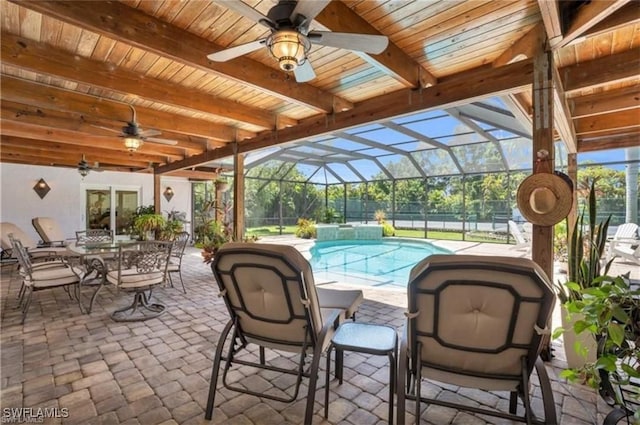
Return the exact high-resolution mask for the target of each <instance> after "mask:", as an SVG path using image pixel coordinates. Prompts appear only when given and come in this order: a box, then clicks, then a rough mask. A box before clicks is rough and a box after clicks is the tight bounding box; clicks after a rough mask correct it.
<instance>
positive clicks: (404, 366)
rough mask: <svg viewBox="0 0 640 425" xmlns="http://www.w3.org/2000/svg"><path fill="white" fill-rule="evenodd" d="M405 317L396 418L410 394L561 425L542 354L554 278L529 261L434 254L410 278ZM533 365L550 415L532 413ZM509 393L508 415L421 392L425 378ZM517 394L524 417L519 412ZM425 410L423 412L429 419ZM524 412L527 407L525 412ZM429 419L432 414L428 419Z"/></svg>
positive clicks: (517, 418)
mask: <svg viewBox="0 0 640 425" xmlns="http://www.w3.org/2000/svg"><path fill="white" fill-rule="evenodd" d="M407 299H408V311H407V312H406V316H407V320H406V324H405V327H404V330H403V332H402V333H401V345H400V354H399V368H398V375H397V376H398V382H397V388H398V423H401V424H404V423H405V403H406V399H407V398H409V399H411V400H415V420H416V422H420V421H421V410H420V408H421V404H422V402H425V403H430V404H435V405H440V406H445V407H449V408H453V409H458V410H467V411H471V412H474V413H478V414H484V415H491V416H496V417H500V418H504V419H509V420H512V421H518V422H526V423H527V424H547V425H548V424H556V423H557V419H556V412H555V405H554V401H553V393H552V391H551V384H550V382H549V377H548V375H547V372H546V369H545V366H544V363H543V362H542V360H541V359H540V353H541V351H542V349H543V347H544V346H545V344H546V342H547V341H548V338H549V333H550V332H549V328H548V324H549V321H550V318H551V313H552V310H553V306H554V303H555V294H554V292H553V289H552V285H551V282H550V281H549V279H548V277H547V276H546V275H545V273H544V272H543V270H542V269H541V268H540V267H539V266H538V265H537V264H536V263H534V262H533V261H531V260H529V259H526V258H513V257H497V256H490V257H489V256H473V255H432V256H429V257H427V258H425V259H424V260H422V261H421V262H419V263H418V264H417V265H416V266H415V267H414V268H413V269H412V270H411V274H410V277H409V286H408V290H407ZM534 368H535V370H536V372H537V376H538V381H539V385H540V390H541V391H540V394H541V397H542V406H543V408H544V415H545V417H544V418H542V419H538V418H536V417H534V414H533V409H532V405H531V398H532V394H531V392H530V376H531V374H532V372H533V369H534ZM423 378H424V379H428V380H429V381H434V382H433V383H434V384H435V385H438V382H442V383H445V384H450V385H456V386H459V387H467V388H474V389H479V390H484V391H506V392H508V393H509V396H510V397H509V412H508V413H507V412H505V411H502V410H498V409H495V408H493V406H491V407H489V406H486V407H485V406H482V405H481V404H478V403H475V405H471V403H464V401H462V400H455V401H454V399H452V398H449V397H437V398H430V397H427V396H426V395H423V393H422V389H421V387H422V386H421V384H422V380H423ZM518 397H520V398H521V399H522V401H523V404H524V414H520V415H518V414H517V413H518V412H517V410H518ZM428 413H429V410H427V414H426V416H428ZM521 413H522V412H521ZM424 419H426V420H428V417H427V418H424Z"/></svg>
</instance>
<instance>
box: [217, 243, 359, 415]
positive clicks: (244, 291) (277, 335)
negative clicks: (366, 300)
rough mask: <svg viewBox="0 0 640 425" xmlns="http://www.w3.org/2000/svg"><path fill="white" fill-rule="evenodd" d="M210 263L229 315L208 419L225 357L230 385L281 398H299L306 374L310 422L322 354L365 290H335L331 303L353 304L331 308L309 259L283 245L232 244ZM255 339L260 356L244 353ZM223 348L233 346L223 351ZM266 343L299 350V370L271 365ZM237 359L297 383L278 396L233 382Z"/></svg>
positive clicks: (224, 374)
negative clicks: (290, 377)
mask: <svg viewBox="0 0 640 425" xmlns="http://www.w3.org/2000/svg"><path fill="white" fill-rule="evenodd" d="M211 269H212V271H213V274H214V277H215V280H216V282H217V283H218V287H219V289H220V296H222V297H223V299H224V302H225V304H226V306H227V310H228V311H229V315H230V319H229V321H228V322H227V324H226V326H225V328H224V330H223V331H222V333H221V334H220V338H219V339H218V343H217V346H216V352H215V356H214V361H213V370H212V372H211V383H210V387H209V396H208V400H207V408H206V411H205V417H206V419H211V417H212V416H213V408H214V403H215V396H216V386H217V381H218V373H219V370H220V365H221V363H223V362H224V368H223V371H222V384H223V385H224V386H225V387H226V388H227V389H230V390H233V391H238V392H243V393H247V394H251V395H254V396H257V397H263V398H268V399H272V400H277V401H281V402H292V401H294V400H295V399H296V398H297V396H298V392H299V389H300V384H301V381H302V378H303V377H308V378H309V386H308V393H307V399H306V410H305V419H304V423H305V424H311V419H312V416H313V406H314V399H315V392H316V383H317V377H318V366H319V363H320V358H321V356H322V354H323V353H324V352H325V351H326V349H327V348H328V346H329V343H330V342H331V336H332V335H333V333H334V330H335V328H336V327H337V325H338V323H339V322H340V320H344V318H345V317H346V316H347V315H348V316H351V315H353V314H354V312H355V311H356V310H357V306H358V305H359V303H360V302H361V301H362V292H361V291H338V290H335V291H332V292H330V294H331V295H332V296H333V295H336V298H335V299H333V300H330V301H333V304H340V305H346V306H347V308H343V309H341V310H340V309H335V308H328V309H325V308H324V307H336V305H332V306H325V305H323V304H322V301H321V299H320V296H319V293H318V291H317V290H316V287H315V283H314V280H313V273H312V270H311V266H310V265H309V263H308V261H307V260H306V259H305V258H304V257H303V256H302V254H301V253H300V252H299V251H298V250H296V249H295V248H294V247H291V246H285V245H271V244H259V243H228V244H226V245H224V246H223V247H222V248H221V249H220V250H219V251H218V252H217V253H216V255H215V258H214V261H213V263H212V265H211ZM325 291H330V290H328V289H327V290H325ZM356 292H358V294H356ZM337 295H341V296H340V297H338V296H337ZM230 334H231V338H230V340H229V341H227V339H228V337H229V335H230ZM225 341H227V343H226V344H225ZM250 344H255V345H257V347H258V348H259V359H258V361H256V362H252V361H248V359H246V357H245V356H242V355H241V352H242V351H243V349H245V348H246V347H247V346H248V345H250ZM225 346H226V347H227V350H228V352H227V354H226V355H225V356H223V351H224V348H223V347H225ZM265 348H269V349H274V350H279V351H285V352H293V353H296V354H297V356H296V357H290V359H291V360H292V361H295V362H296V363H297V364H296V367H295V370H293V368H282V367H278V366H276V365H272V364H268V363H266V362H265ZM309 355H311V356H312V358H311V361H310V362H309V363H308V366H309V367H308V368H306V367H305V365H306V364H307V362H306V361H305V359H306V358H307V357H308V356H309ZM232 365H249V366H252V367H254V368H258V369H266V370H272V371H277V372H280V373H286V374H293V375H295V376H296V383H295V389H294V390H293V391H292V392H290V393H288V394H281V395H280V394H277V393H271V392H259V391H253V390H252V389H250V388H249V387H244V386H241V385H237V384H234V383H233V380H231V381H230V380H229V379H228V377H227V375H228V372H229V370H230V368H231V367H232Z"/></svg>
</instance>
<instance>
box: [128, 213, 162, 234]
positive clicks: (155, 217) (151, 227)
mask: <svg viewBox="0 0 640 425" xmlns="http://www.w3.org/2000/svg"><path fill="white" fill-rule="evenodd" d="M165 225H166V220H165V218H164V217H163V216H162V214H140V215H139V216H137V217H136V218H135V220H134V222H133V228H134V230H135V231H136V233H137V234H138V236H139V237H140V239H142V240H148V239H160V235H161V233H162V229H163V228H164V227H165Z"/></svg>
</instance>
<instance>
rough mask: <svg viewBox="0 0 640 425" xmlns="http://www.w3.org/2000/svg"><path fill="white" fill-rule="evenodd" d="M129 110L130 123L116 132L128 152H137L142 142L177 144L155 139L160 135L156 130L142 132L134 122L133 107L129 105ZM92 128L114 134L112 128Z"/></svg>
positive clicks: (134, 110) (134, 112)
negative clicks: (130, 115)
mask: <svg viewBox="0 0 640 425" xmlns="http://www.w3.org/2000/svg"><path fill="white" fill-rule="evenodd" d="M129 108H131V114H132V117H131V121H128V122H127V125H125V126H124V127H122V131H121V132H118V133H120V134H119V137H122V138H123V139H124V146H125V147H126V148H127V150H128V151H129V152H134V151H136V150H138V148H139V147H140V146H142V145H143V143H144V142H150V143H157V144H161V145H171V146H175V145H177V144H178V141H177V140H169V139H160V138H157V137H155V136H159V135H160V134H162V132H161V131H160V130H156V129H148V130H143V129H142V128H140V125H138V121H137V120H136V109H135V108H134V107H133V105H129ZM94 126H95V127H99V128H102V129H105V130H108V131H114V132H115V130H113V129H112V128H108V127H103V126H97V125H94Z"/></svg>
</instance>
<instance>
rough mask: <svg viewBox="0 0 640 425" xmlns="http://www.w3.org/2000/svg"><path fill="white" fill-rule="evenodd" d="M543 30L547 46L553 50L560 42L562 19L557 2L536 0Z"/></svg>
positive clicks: (555, 0)
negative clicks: (545, 33)
mask: <svg viewBox="0 0 640 425" xmlns="http://www.w3.org/2000/svg"><path fill="white" fill-rule="evenodd" d="M538 7H539V8H540V14H541V15H542V22H543V23H544V29H545V31H546V32H547V39H548V40H549V46H550V47H552V48H554V47H555V46H558V45H559V44H560V42H561V41H562V19H561V18H560V7H559V4H558V1H557V0H538Z"/></svg>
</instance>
